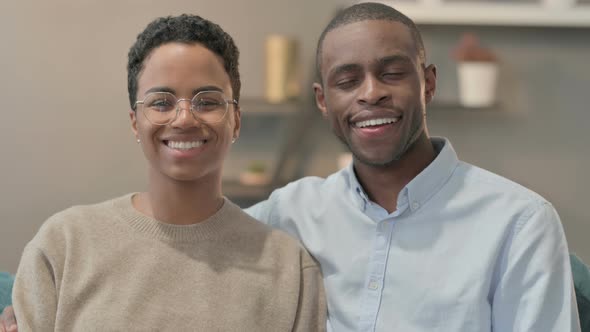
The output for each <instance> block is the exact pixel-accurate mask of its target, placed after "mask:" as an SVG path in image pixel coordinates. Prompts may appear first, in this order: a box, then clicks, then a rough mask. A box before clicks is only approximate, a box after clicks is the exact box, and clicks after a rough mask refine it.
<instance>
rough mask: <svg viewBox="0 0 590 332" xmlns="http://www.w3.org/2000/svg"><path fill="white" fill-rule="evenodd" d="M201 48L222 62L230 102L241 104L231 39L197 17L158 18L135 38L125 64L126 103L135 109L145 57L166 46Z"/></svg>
mask: <svg viewBox="0 0 590 332" xmlns="http://www.w3.org/2000/svg"><path fill="white" fill-rule="evenodd" d="M174 42H176V43H184V44H201V45H203V46H204V47H206V48H207V49H209V50H210V51H211V52H213V53H215V54H216V55H218V56H219V57H221V59H222V60H223V67H224V68H225V71H226V72H227V74H228V76H229V79H230V82H231V86H232V90H233V96H231V97H232V98H233V99H235V100H237V101H239V100H240V88H241V81H240V72H239V70H238V59H239V54H240V53H239V51H238V48H237V47H236V45H235V43H234V41H233V39H232V38H231V36H230V35H229V34H227V33H226V32H225V31H223V29H221V27H220V26H219V25H217V24H215V23H213V22H211V21H209V20H206V19H204V18H202V17H200V16H197V15H188V14H183V15H180V16H168V17H160V18H157V19H155V20H154V21H152V22H151V23H150V24H148V26H147V27H146V28H145V29H144V30H143V31H142V32H141V33H140V34H139V35H138V36H137V40H136V41H135V43H134V44H133V46H131V49H130V50H129V55H128V62H127V90H128V92H129V102H130V104H131V108H134V106H135V102H136V101H137V88H138V84H137V80H138V76H139V73H140V72H141V71H142V70H143V65H144V61H145V59H146V58H147V56H148V55H149V54H150V53H151V52H152V51H153V50H154V49H156V48H157V47H159V46H161V45H163V44H167V43H174Z"/></svg>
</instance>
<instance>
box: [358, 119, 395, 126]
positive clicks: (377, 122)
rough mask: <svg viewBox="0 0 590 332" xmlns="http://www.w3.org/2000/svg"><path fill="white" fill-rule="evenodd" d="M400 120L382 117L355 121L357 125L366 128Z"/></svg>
mask: <svg viewBox="0 0 590 332" xmlns="http://www.w3.org/2000/svg"><path fill="white" fill-rule="evenodd" d="M398 121H399V118H381V119H371V120H366V121H360V122H355V124H354V125H355V126H356V127H359V128H365V127H369V126H379V125H382V124H387V123H396V122H398Z"/></svg>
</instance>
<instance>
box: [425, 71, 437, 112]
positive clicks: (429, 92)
mask: <svg viewBox="0 0 590 332" xmlns="http://www.w3.org/2000/svg"><path fill="white" fill-rule="evenodd" d="M435 91H436V66H435V65H429V66H428V67H426V68H424V99H425V100H426V104H429V103H430V102H431V101H432V98H434V93H435Z"/></svg>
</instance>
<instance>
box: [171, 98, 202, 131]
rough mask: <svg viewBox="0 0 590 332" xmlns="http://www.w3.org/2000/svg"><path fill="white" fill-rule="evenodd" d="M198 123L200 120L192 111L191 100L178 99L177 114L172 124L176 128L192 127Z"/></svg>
mask: <svg viewBox="0 0 590 332" xmlns="http://www.w3.org/2000/svg"><path fill="white" fill-rule="evenodd" d="M198 124H199V121H198V119H197V117H195V115H194V113H193V111H192V105H191V101H190V100H185V99H181V100H178V102H177V104H176V116H175V117H174V120H172V122H171V123H170V125H171V126H172V127H176V128H190V127H195V126H197V125H198Z"/></svg>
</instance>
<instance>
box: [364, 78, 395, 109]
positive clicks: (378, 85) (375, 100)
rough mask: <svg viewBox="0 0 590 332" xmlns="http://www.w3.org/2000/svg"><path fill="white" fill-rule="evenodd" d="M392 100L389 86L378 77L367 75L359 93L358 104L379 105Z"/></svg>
mask: <svg viewBox="0 0 590 332" xmlns="http://www.w3.org/2000/svg"><path fill="white" fill-rule="evenodd" d="M389 98H390V91H389V89H387V85H386V84H384V83H383V82H381V81H380V80H379V78H378V77H375V76H373V75H367V77H366V78H365V79H364V80H363V83H362V84H361V86H360V88H359V92H358V98H357V100H358V102H359V103H361V104H368V105H378V104H379V103H381V102H383V101H385V100H388V99H389Z"/></svg>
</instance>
